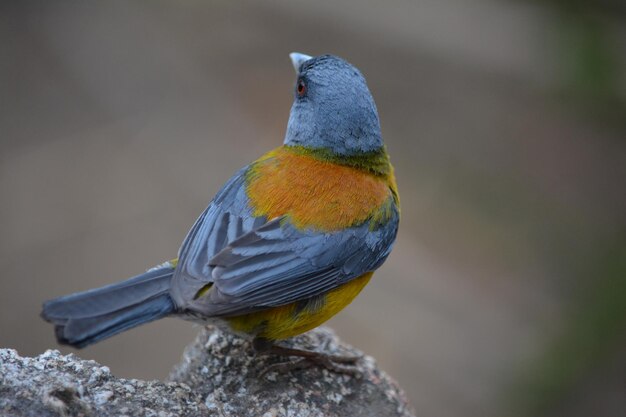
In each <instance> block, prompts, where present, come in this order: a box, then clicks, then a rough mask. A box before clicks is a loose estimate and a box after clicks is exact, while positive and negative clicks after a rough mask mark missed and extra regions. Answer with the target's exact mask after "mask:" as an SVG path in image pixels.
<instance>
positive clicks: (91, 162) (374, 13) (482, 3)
mask: <svg viewBox="0 0 626 417" xmlns="http://www.w3.org/2000/svg"><path fill="white" fill-rule="evenodd" d="M292 51H300V52H304V53H308V54H312V55H316V54H321V53H333V54H337V55H340V56H342V57H345V58H346V59H348V60H349V61H351V62H352V63H354V64H355V65H356V66H358V67H359V68H360V69H361V70H362V72H363V73H364V74H365V76H366V77H367V79H368V82H369V85H370V88H371V90H372V92H373V95H374V97H375V98H376V101H377V104H378V107H379V111H380V117H381V121H382V128H383V135H384V137H385V140H386V142H387V146H388V149H389V151H390V153H391V155H392V159H393V162H394V164H395V166H396V169H397V176H398V182H399V187H400V194H401V197H402V205H403V206H402V210H403V211H402V214H403V217H402V224H401V231H400V234H399V237H398V241H397V244H396V247H395V249H394V252H393V253H392V255H391V257H390V258H389V260H388V262H387V263H386V264H385V265H384V267H383V268H382V269H381V270H380V271H379V273H378V274H377V275H376V277H375V279H374V280H373V282H372V283H371V284H370V285H369V286H368V287H367V289H366V290H365V291H364V293H363V294H362V295H361V296H360V297H359V298H358V299H357V300H356V301H355V302H354V303H353V304H352V305H351V306H350V307H349V308H348V309H347V310H345V311H344V312H343V313H342V314H340V315H339V316H338V317H336V318H335V319H333V320H332V322H331V323H330V325H331V326H332V327H333V328H334V329H335V330H336V331H337V332H338V334H339V335H340V336H341V337H342V338H343V339H344V340H346V341H348V342H350V343H352V344H354V345H356V346H357V347H359V348H360V349H362V350H364V351H365V352H367V353H368V354H371V355H373V356H375V357H376V358H377V360H378V361H379V363H380V364H381V366H382V367H383V369H385V370H387V371H388V372H389V373H390V374H391V375H393V376H394V377H395V378H396V379H397V380H398V381H399V383H400V384H401V386H402V387H404V389H405V390H406V392H407V394H408V397H409V399H410V401H411V402H412V403H413V405H414V407H415V408H416V410H417V415H418V416H428V417H431V416H437V417H453V416H465V417H467V416H481V417H482V416H502V415H511V416H513V415H529V416H540V415H550V416H562V415H568V416H570V417H571V416H589V415H594V416H615V415H626V400H625V392H626V379H625V378H624V375H626V332H625V331H624V330H625V329H626V192H625V190H626V140H625V139H626V107H625V104H626V7H625V6H624V3H623V2H621V1H618V0H615V1H609V0H604V1H565V0H563V1H560V0H552V1H547V0H546V1H528V0H475V1H472V2H467V1H464V0H419V1H418V0H415V1H408V0H404V1H403V0H392V1H386V2H379V1H374V0H368V1H356V0H353V1H349V0H317V1H308V2H305V1H290V0H278V1H271V2H263V3H261V2H253V1H226V0H221V1H200V0H181V1H174V0H170V1H164V0H157V1H148V0H144V1H122V0H119V1H100V2H82V1H55V2H49V1H43V0H42V1H3V2H1V3H0V230H1V233H0V270H2V278H1V282H2V284H3V285H2V289H1V290H0V346H2V347H10V348H16V349H18V350H19V352H20V354H22V355H36V354H38V353H41V352H43V351H44V350H46V349H48V348H56V347H57V345H56V343H55V340H54V337H53V332H52V328H51V326H49V325H48V324H46V323H44V322H43V321H42V320H41V319H40V318H39V311H40V305H41V303H42V302H43V301H44V300H46V299H48V298H51V297H55V296H59V295H63V294H66V293H69V292H75V291H78V290H85V289H88V288H91V287H94V286H100V285H104V284H107V283H111V282H114V281H117V280H120V279H123V278H126V277H129V276H131V275H134V274H137V273H139V272H142V271H143V270H144V269H146V268H147V267H150V266H152V265H155V264H157V263H159V262H161V261H163V260H166V259H170V258H172V257H173V256H175V255H176V251H177V249H178V245H179V244H180V242H181V241H182V239H183V238H184V236H185V234H186V232H187V230H188V228H189V227H191V225H192V223H193V222H194V220H195V218H196V216H198V215H199V214H200V212H201V211H202V210H203V209H204V207H205V206H206V204H207V203H208V201H209V199H210V198H211V197H212V196H213V195H214V193H215V192H216V191H217V190H218V189H219V187H220V185H221V184H222V183H223V182H224V181H225V180H226V179H228V178H229V177H230V175H231V174H232V173H234V172H235V170H237V169H238V168H239V167H241V166H243V165H245V164H247V163H248V162H250V161H252V160H254V159H256V158H257V157H258V156H259V155H261V154H262V153H264V152H265V151H267V150H269V149H271V148H273V147H276V146H278V145H280V143H281V142H282V139H283V135H284V130H285V127H286V122H287V117H288V112H289V108H290V105H291V100H292V88H293V87H292V84H293V82H294V79H295V75H294V73H293V69H292V67H291V63H290V61H289V59H288V56H287V54H288V53H289V52H292ZM196 332H197V327H194V326H193V325H192V324H190V323H186V322H182V321H178V320H173V319H167V320H163V321H160V322H158V323H152V324H150V325H147V326H144V327H141V328H139V329H135V330H133V331H130V332H128V333H125V334H123V335H121V336H118V337H115V338H113V339H110V340H108V341H106V342H103V343H101V344H99V345H97V346H94V347H91V348H88V349H86V350H84V351H81V352H80V355H81V356H82V357H84V358H90V359H95V360H97V361H99V362H101V363H102V364H104V365H107V366H109V367H110V368H111V369H112V371H113V372H114V373H115V374H116V375H118V376H122V377H129V378H159V379H162V378H165V377H166V376H167V374H168V371H169V369H170V368H171V366H172V365H173V364H174V363H176V362H177V361H178V359H179V357H180V355H181V352H182V349H183V347H184V346H185V345H186V344H187V343H189V342H190V341H191V340H192V339H193V338H194V334H195V333H196ZM61 350H62V351H63V352H70V351H72V350H71V349H67V348H62V349H61Z"/></svg>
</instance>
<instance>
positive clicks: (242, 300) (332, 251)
mask: <svg viewBox="0 0 626 417" xmlns="http://www.w3.org/2000/svg"><path fill="white" fill-rule="evenodd" d="M392 208H393V209H392V215H391V218H390V219H389V220H388V221H387V222H385V224H383V225H377V227H376V228H375V229H374V230H372V225H371V224H370V222H365V223H364V224H362V225H359V226H356V227H352V228H349V229H345V230H342V231H338V232H332V233H322V232H318V231H314V230H306V231H300V230H298V229H296V228H295V227H294V226H292V225H291V224H290V223H289V222H288V221H287V219H274V220H272V221H269V222H268V223H266V224H264V225H263V226H261V227H259V228H256V229H254V230H252V231H250V232H248V233H246V234H243V235H242V236H241V237H239V238H238V239H236V240H234V241H232V242H231V243H229V244H228V245H227V246H226V247H224V249H222V250H221V251H220V252H219V253H218V254H217V255H216V256H215V257H214V258H212V259H211V260H210V261H209V265H210V266H211V267H213V268H214V269H213V271H212V276H213V286H212V288H211V290H210V291H208V292H207V293H206V295H204V296H203V297H201V298H199V299H198V300H196V301H194V302H193V304H191V305H190V307H191V308H192V309H193V310H196V311H198V312H201V313H202V314H206V315H209V316H219V315H238V314H244V313H247V312H251V311H256V310H259V309H263V308H267V307H273V306H279V305H284V304H288V303H291V302H293V301H297V300H302V299H306V298H309V297H313V296H315V295H318V294H321V293H324V292H326V291H329V290H331V289H333V288H336V287H337V286H339V285H341V284H343V283H345V282H348V281H350V280H351V279H353V278H356V277H358V276H360V275H362V274H364V273H365V272H368V271H373V270H375V269H376V268H378V267H379V266H380V265H381V264H382V263H383V262H384V260H385V259H386V258H387V256H388V255H389V252H390V251H391V248H392V245H393V242H394V240H395V237H396V233H397V227H398V212H397V208H396V207H395V205H393V207H392Z"/></svg>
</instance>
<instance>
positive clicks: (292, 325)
mask: <svg viewBox="0 0 626 417" xmlns="http://www.w3.org/2000/svg"><path fill="white" fill-rule="evenodd" d="M373 274H374V273H373V272H368V273H366V274H363V275H361V276H360V277H358V278H355V279H353V280H352V281H350V282H348V283H346V284H343V285H341V286H340V287H337V288H336V289H334V290H332V291H329V292H328V293H326V294H325V295H323V296H322V299H321V301H320V306H319V308H317V309H308V308H305V309H301V310H299V309H298V303H297V302H295V303H291V304H287V305H284V306H280V307H273V308H269V309H267V310H262V311H258V312H255V313H250V314H244V315H242V316H237V317H231V318H229V319H227V320H228V323H229V324H230V326H231V327H232V328H233V329H234V330H236V331H239V332H244V333H250V334H255V335H256V336H259V337H263V338H266V339H269V340H280V339H287V338H290V337H293V336H296V335H299V334H301V333H304V332H306V331H309V330H311V329H313V328H315V327H317V326H319V325H321V324H322V323H324V322H325V321H327V320H328V319H330V318H331V317H333V316H334V315H335V314H337V313H338V312H340V311H341V310H343V309H344V308H345V307H346V306H347V305H348V304H350V303H351V302H352V300H354V298H355V297H356V296H357V295H358V294H359V293H360V292H361V290H362V289H363V287H365V285H366V284H367V283H368V282H369V280H370V278H371V277H372V275H373Z"/></svg>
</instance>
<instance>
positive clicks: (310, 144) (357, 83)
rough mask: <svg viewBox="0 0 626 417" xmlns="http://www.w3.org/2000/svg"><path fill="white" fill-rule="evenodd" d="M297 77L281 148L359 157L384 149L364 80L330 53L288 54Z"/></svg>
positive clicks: (374, 111) (352, 67)
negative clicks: (283, 146)
mask: <svg viewBox="0 0 626 417" xmlns="http://www.w3.org/2000/svg"><path fill="white" fill-rule="evenodd" d="M290 58H291V61H292V62H293V66H294V68H295V70H296V73H297V79H296V85H295V88H294V100H293V105H292V107H291V113H290V115H289V123H288V125H287V133H286V135H285V145H288V146H301V147H305V148H308V149H319V150H323V151H325V152H332V153H333V154H335V155H342V156H344V155H345V156H358V155H361V154H367V153H373V152H378V151H380V150H382V149H383V141H382V136H381V133H380V122H379V120H378V112H377V110H376V105H375V104H374V99H373V98H372V95H371V93H370V91H369V89H368V88H367V84H366V82H365V78H363V75H362V74H361V72H360V71H359V70H358V69H357V68H355V67H354V66H353V65H351V64H349V63H348V62H346V61H344V60H343V59H341V58H339V57H336V56H333V55H320V56H316V57H311V56H308V55H304V54H300V53H292V54H290Z"/></svg>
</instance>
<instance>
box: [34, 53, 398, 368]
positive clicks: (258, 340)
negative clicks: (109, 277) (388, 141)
mask: <svg viewBox="0 0 626 417" xmlns="http://www.w3.org/2000/svg"><path fill="white" fill-rule="evenodd" d="M289 56H290V58H291V61H292V64H293V67H294V69H295V71H296V82H295V86H294V92H293V104H292V106H291V110H290V114H289V119H288V123H287V128H286V133H285V137H284V141H283V144H282V145H280V146H279V147H277V148H275V149H273V150H271V151H269V152H268V153H266V154H264V155H263V156H261V157H260V158H259V159H257V160H256V161H254V162H252V163H251V164H249V165H247V166H245V167H244V168H242V169H240V170H239V171H238V172H236V173H235V175H234V176H232V177H231V178H230V179H229V180H228V181H227V182H226V183H225V184H224V186H223V187H222V188H221V189H220V191H219V192H218V193H217V194H216V195H215V197H214V198H213V199H212V200H211V201H210V203H209V205H208V207H207V208H206V209H205V210H204V211H203V212H202V213H201V215H200V216H199V218H198V219H197V220H196V222H195V223H194V224H193V226H192V228H191V229H190V231H189V232H188V234H187V236H186V238H185V239H184V241H183V243H182V245H181V247H180V249H179V252H178V257H177V258H174V259H172V260H170V261H167V262H164V263H162V264H160V265H158V266H156V267H153V268H151V269H148V270H147V271H146V272H145V273H142V274H140V275H137V276H135V277H132V278H130V279H127V280H125V281H122V282H118V283H114V284H111V285H107V286H104V287H101V288H96V289H92V290H88V291H84V292H78V293H75V294H70V295H66V296H62V297H59V298H56V299H52V300H49V301H46V302H45V303H44V304H43V310H42V313H41V316H42V317H43V319H45V320H46V321H49V322H51V323H52V324H54V326H55V335H56V338H57V341H58V342H59V343H60V344H65V345H70V346H73V347H76V348H83V347H86V346H88V345H91V344H94V343H97V342H99V341H101V340H103V339H106V338H109V337H111V336H113V335H116V334H118V333H120V332H123V331H125V330H129V329H131V328H134V327H136V326H139V325H141V324H145V323H148V322H152V321H154V320H157V319H160V318H163V317H168V316H175V317H180V318H183V319H186V320H191V321H195V322H201V323H218V324H219V325H226V326H227V327H229V329H230V330H231V331H233V332H235V333H239V334H242V335H245V336H246V337H248V338H249V340H250V341H251V344H252V346H253V348H254V351H255V352H258V353H267V354H276V355H282V356H286V357H297V358H299V360H300V361H309V362H311V363H318V364H320V365H323V366H326V367H327V368H329V369H334V370H336V369H340V368H341V367H342V366H344V367H345V366H347V364H353V363H354V361H355V360H356V359H354V358H350V357H340V356H336V355H335V356H330V355H325V354H323V353H321V352H317V351H314V350H311V351H309V350H304V349H294V348H289V347H286V346H283V345H281V343H280V342H281V341H283V340H285V339H289V338H291V337H294V336H296V335H299V334H301V333H304V332H306V331H308V330H311V329H313V328H315V327H317V326H319V325H321V324H322V323H324V322H325V321H327V320H328V319H330V318H331V317H333V316H334V315H335V314H337V313H338V312H339V311H341V310H342V309H343V308H345V307H346V306H347V305H348V304H350V303H351V302H352V300H353V299H354V298H355V297H356V296H357V295H358V294H359V293H360V292H361V290H362V289H363V288H364V287H365V285H366V284H367V283H368V282H369V281H370V279H371V278H372V275H373V273H374V271H375V270H376V269H378V268H379V267H380V266H381V265H382V264H383V262H385V260H386V259H387V257H388V255H389V254H390V252H391V249H392V247H393V244H394V241H395V239H396V235H397V232H398V225H399V220H400V201H399V195H398V188H397V184H396V179H395V175H394V169H393V166H392V165H391V162H390V158H389V155H388V153H387V149H386V146H385V144H384V143H383V139H382V134H381V128H380V121H379V117H378V111H377V108H376V104H375V102H374V99H373V97H372V94H371V92H370V90H369V88H368V86H367V83H366V81H365V78H364V76H363V75H362V74H361V72H360V71H359V70H358V69H357V68H356V67H355V66H353V65H352V64H350V63H348V62H347V61H346V60H344V59H342V58H340V57H337V56H334V55H329V54H327V55H319V56H309V55H305V54H302V53H296V52H294V53H291V54H290V55H289Z"/></svg>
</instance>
